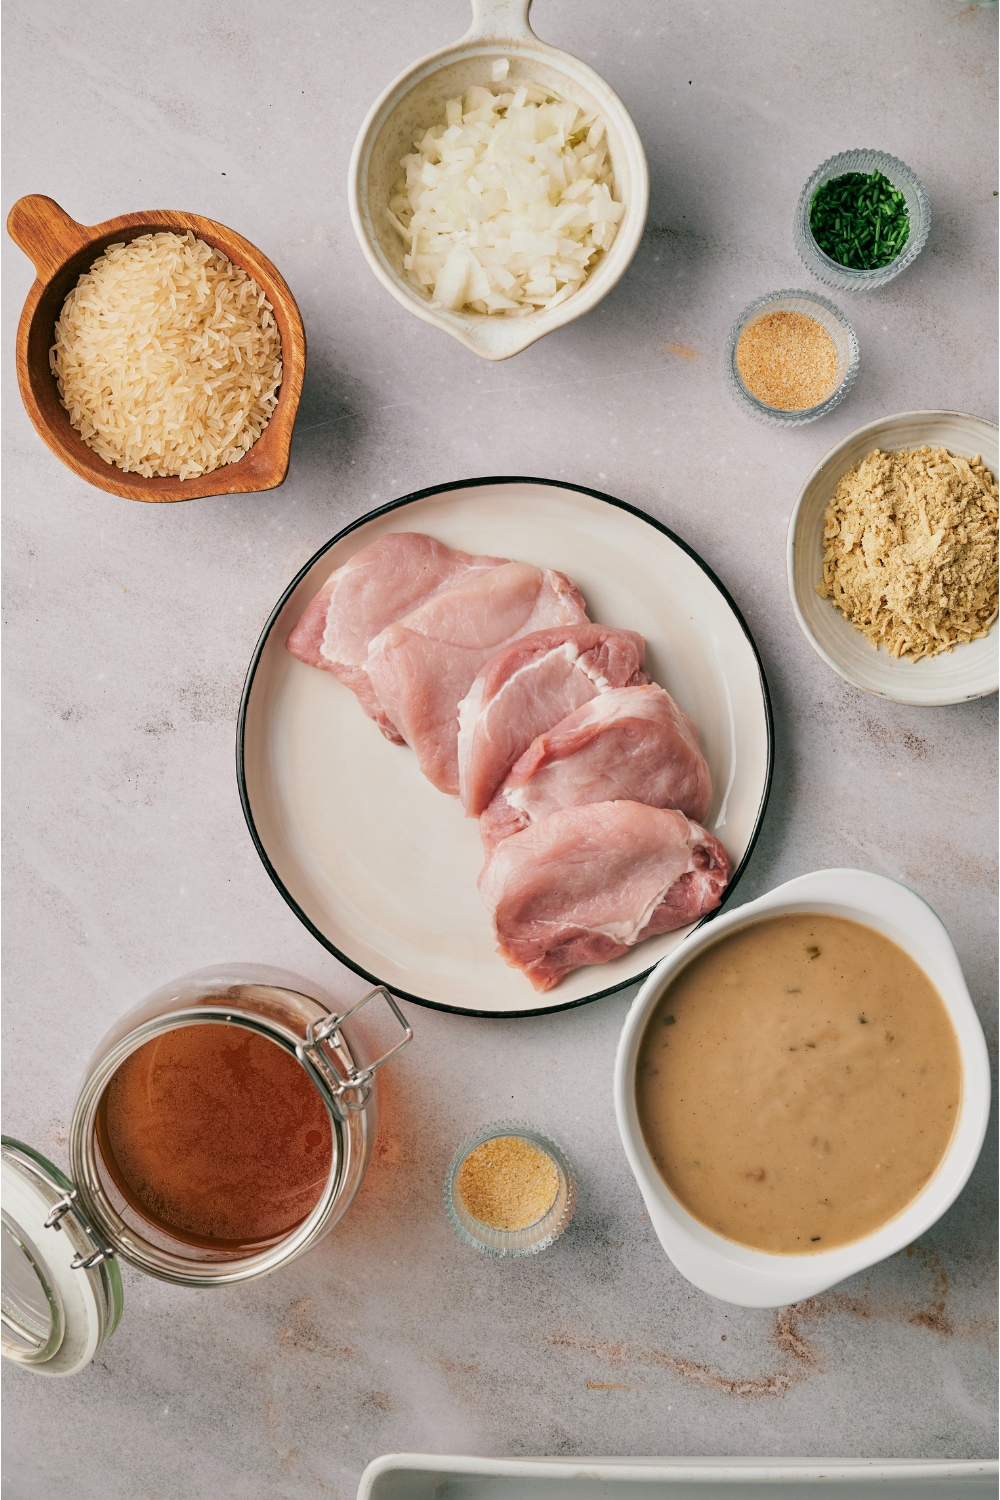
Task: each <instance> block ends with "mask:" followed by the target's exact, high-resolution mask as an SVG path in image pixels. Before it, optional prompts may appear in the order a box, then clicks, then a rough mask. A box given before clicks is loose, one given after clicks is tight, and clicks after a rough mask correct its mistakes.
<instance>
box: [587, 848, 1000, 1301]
mask: <svg viewBox="0 0 1000 1500" xmlns="http://www.w3.org/2000/svg"><path fill="white" fill-rule="evenodd" d="M788 912H821V913H823V914H826V915H830V916H837V917H847V918H848V919H849V920H850V921H854V922H861V923H863V924H864V925H865V926H866V927H874V928H875V930H876V931H877V932H881V933H883V934H884V936H885V937H887V938H890V939H891V940H892V942H894V943H896V944H898V945H899V947H900V948H902V949H904V950H905V952H907V953H908V954H909V955H910V957H911V958H912V959H913V960H914V962H915V963H917V964H919V965H920V967H921V968H922V969H923V970H924V973H925V974H926V975H927V976H928V978H929V979H930V980H931V982H932V984H934V985H935V986H936V988H937V990H938V992H939V994H940V995H941V998H942V1000H943V1001H944V1003H945V1005H946V1006H947V1009H948V1014H949V1016H950V1017H951V1022H952V1025H953V1026H954V1028H955V1034H956V1036H957V1037H958V1045H959V1051H960V1054H961V1059H962V1073H963V1085H962V1099H961V1103H960V1105H959V1113H958V1120H957V1121H956V1124H955V1131H954V1134H953V1136H952V1138H951V1143H950V1145H949V1146H948V1149H947V1151H946V1152H945V1154H944V1156H943V1158H942V1159H941V1163H940V1165H939V1166H938V1169H937V1171H936V1172H935V1173H934V1175H933V1177H932V1178H931V1179H930V1181H929V1182H928V1183H927V1184H926V1185H925V1186H924V1187H923V1188H922V1189H921V1191H920V1192H919V1193H918V1194H917V1196H916V1197H915V1198H914V1199H913V1200H912V1202H910V1203H909V1204H908V1205H907V1206H906V1208H904V1209H903V1211H902V1212H901V1213H899V1214H896V1216H895V1217H894V1218H892V1219H890V1220H889V1221H888V1223H886V1224H883V1225H882V1227H881V1228H880V1229H877V1230H876V1231H875V1232H874V1234H869V1235H865V1236H864V1238H863V1239H860V1240H855V1242H854V1243H853V1244H850V1245H842V1246H840V1247H839V1248H838V1249H834V1250H823V1251H818V1252H817V1253H816V1254H814V1255H773V1254H771V1253H769V1252H767V1251H763V1250H751V1249H750V1248H748V1247H747V1246H745V1245H738V1244H736V1242H735V1241H733V1240H728V1239H725V1238H724V1237H723V1236H722V1235H720V1234H716V1233H715V1232H714V1231H713V1230H711V1229H709V1228H708V1227H707V1226H706V1225H704V1224H702V1223H701V1222H700V1220H698V1219H696V1218H694V1216H693V1215H692V1214H689V1213H688V1211H687V1209H686V1208H684V1207H683V1205H682V1204H681V1203H680V1202H679V1201H678V1200H677V1199H676V1198H675V1197H674V1195H673V1193H672V1192H671V1191H670V1189H669V1188H668V1187H667V1185H666V1183H665V1182H664V1180H663V1178H662V1177H661V1176H660V1174H659V1172H658V1171H657V1169H656V1165H655V1163H654V1162H653V1159H652V1157H651V1156H650V1154H649V1151H648V1149H647V1147H646V1142H645V1140H644V1139H643V1135H642V1129H641V1127H640V1124H639V1116H638V1112H637V1110H636V1103H635V1068H636V1061H637V1058H638V1053H639V1046H640V1043H641V1041H642V1036H643V1032H644V1031H645V1029H646V1024H647V1022H648V1021H649V1018H650V1015H651V1014H652V1011H653V1009H654V1007H655V1006H656V1003H657V1001H658V1000H659V998H660V996H661V995H662V994H663V991H664V990H665V989H666V987H667V985H668V984H670V982H671V981H672V980H673V979H674V978H676V976H677V975H678V973H679V972H680V971H681V969H683V968H685V967H686V966H687V964H689V963H690V961H691V960H692V958H694V957H696V955H697V954H699V953H702V952H703V951H704V950H705V949H706V948H708V947H710V946H711V945H712V944H713V943H715V942H717V941H718V940H719V938H721V937H722V936H723V935H724V934H726V933H728V932H733V931H736V930H738V929H739V928H741V927H748V926H750V925H751V924H752V923H754V922H757V921H759V920H760V919H761V918H762V917H775V916H781V915H783V914H785V913H788ZM614 1093H615V1112H616V1114H617V1117H618V1129H619V1132H620V1134H621V1138H622V1144H623V1145H624V1147H625V1155H626V1156H627V1157H628V1163H629V1166H630V1167H631V1168H632V1171H633V1172H634V1174H635V1178H636V1181H637V1182H638V1184H639V1188H640V1190H641V1192H642V1196H643V1198H644V1199H645V1201H646V1207H647V1209H648V1210H649V1217H650V1220H651V1221H652V1225H653V1228H654V1229H655V1230H656V1233H657V1235H658V1236H659V1240H660V1244H661V1245H662V1246H663V1248H664V1250H665V1251H666V1252H667V1254H668V1255H669V1257H670V1259H671V1260H672V1261H673V1263H674V1265H675V1266H676V1267H677V1269H678V1271H680V1272H681V1274H682V1275H683V1276H686V1277H687V1279H688V1281H691V1282H693V1283H694V1285H695V1286H697V1287H700V1288H701V1290H702V1291H703V1292H708V1293H710V1294H711V1296H713V1297H718V1298H720V1299H721V1300H722V1301H723V1302H733V1303H736V1305H737V1306H739V1307H784V1306H786V1305H787V1304H788V1303H790V1302H798V1301H801V1299H802V1298H803V1297H814V1296H816V1295H817V1294H818V1293H819V1292H824V1291H826V1289H827V1288H828V1287H831V1286H833V1285H835V1283H836V1282H838V1281H843V1280H844V1278H845V1277H847V1276H853V1275H854V1274H855V1273H856V1272H858V1271H863V1270H865V1269H866V1267H868V1266H873V1265H875V1263H876V1262H877V1261H880V1260H885V1259H886V1257H887V1256H889V1255H894V1254H895V1253H896V1251H897V1250H901V1249H903V1247H904V1246H905V1245H909V1244H910V1243H911V1242H912V1241H913V1240H915V1239H917V1238H918V1236H919V1235H921V1234H923V1233H924V1231H925V1230H927V1229H929V1228H930V1226H931V1225H932V1224H933V1223H935V1222H936V1221H937V1220H938V1219H939V1218H940V1217H941V1215H942V1214H943V1213H944V1212H945V1210H946V1209H948V1208H949V1207H950V1206H951V1204H952V1203H953V1202H954V1201H955V1199H956V1198H957V1197H958V1195H959V1193H960V1192H961V1190H962V1188H963V1187H964V1186H965V1183H966V1181H967V1180H968V1177H969V1173H970V1172H971V1171H972V1169H973V1167H974V1166H975V1164H976V1159H977V1157H978V1156H979V1151H980V1148H981V1146H982V1144H983V1136H984V1135H985V1133H986V1122H987V1119H988V1116H989V1108H990V1069H989V1059H988V1056H987V1052H986V1042H985V1040H984V1039H983V1030H982V1027H981V1026H980V1024H979V1017H978V1016H977V1015H976V1010H975V1007H974V1006H973V1004H972V1000H971V999H970V996H969V991H968V989H967V987H966V984H965V980H964V978H963V976H962V970H961V966H960V965H959V962H958V955H957V954H956V952H955V949H954V947H953V946H952V942H951V939H950V938H949V936H948V934H947V932H946V931H945V928H944V925H943V924H942V922H941V920H940V919H939V917H938V916H937V915H936V914H935V912H934V911H933V910H932V909H931V908H930V907H929V906H928V905H927V903H926V902H925V901H923V900H921V898H920V897H919V896H917V895H915V894H914V893H913V891H910V890H907V888H906V886H904V885H899V884H898V883H897V882H896V881H895V880H887V879H886V877H885V876H884V875H872V874H869V873H868V872H867V871H864V870H817V871H815V872H814V873H813V874H811V875H802V876H800V877H799V878H798V879H797V880H790V881H789V882H788V883H787V885H781V886H778V888H777V889H776V890H773V891H769V892H768V894H767V895H766V896H761V897H759V899H758V900H756V901H749V902H748V903H747V904H746V905H745V906H740V907H737V908H736V909H735V910H734V911H731V912H727V913H725V914H724V915H722V916H720V917H717V918H716V919H715V920H714V921H712V922H709V923H708V925H707V926H706V927H703V928H700V929H698V930H697V931H696V932H694V933H693V934H692V935H691V937H689V938H688V939H687V941H686V942H684V943H683V944H682V946H681V947H680V948H678V949H677V950H676V951H675V952H674V953H672V954H670V955H669V956H668V957H667V958H665V959H664V960H663V962H662V963H660V964H659V965H658V966H657V967H656V968H655V969H654V970H653V972H652V974H651V975H650V976H649V978H648V979H647V980H646V983H645V984H644V985H643V987H642V989H641V990H640V991H639V993H638V995H637V996H636V998H635V1000H634V1002H633V1004H632V1008H631V1010H630V1011H629V1013H628V1016H627V1018H626V1021H625V1025H624V1027H623V1029H622V1034H621V1039H620V1041H619V1043H618V1054H617V1057H616V1058H615V1081H614Z"/></svg>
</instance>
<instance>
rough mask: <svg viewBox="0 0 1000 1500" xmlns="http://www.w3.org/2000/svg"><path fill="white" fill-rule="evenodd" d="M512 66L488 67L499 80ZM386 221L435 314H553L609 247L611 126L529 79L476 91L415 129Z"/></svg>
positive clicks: (619, 207) (614, 219)
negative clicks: (503, 88) (440, 310)
mask: <svg viewBox="0 0 1000 1500" xmlns="http://www.w3.org/2000/svg"><path fill="white" fill-rule="evenodd" d="M508 68H509V63H508V62H507V60H506V58H501V59H498V60H497V61H495V62H494V63H493V65H492V78H493V81H494V83H497V84H500V85H502V83H503V80H504V78H505V77H506V75H507V70H508ZM400 166H401V167H402V168H403V169H404V171H405V174H406V175H405V177H402V178H400V180H399V181H398V182H397V184H396V188H395V192H394V194H393V197H392V199H391V200H390V203H389V220H390V222H391V224H392V226H393V228H394V229H395V231H396V233H397V234H398V235H399V236H400V238H401V239H402V240H403V242H404V244H405V246H406V254H405V256H404V257H403V265H404V268H405V270H406V274H407V276H408V277H409V279H410V281H412V282H413V283H414V285H416V286H418V287H420V289H421V290H422V291H423V292H425V293H426V294H428V295H429V296H430V298H431V304H430V305H431V306H432V307H446V308H449V309H450V310H452V311H458V310H459V309H461V308H468V309H469V310H471V311H472V312H478V313H486V314H490V313H492V314H496V315H497V316H501V317H524V316H526V315H528V314H530V313H533V312H535V311H537V310H538V309H540V308H544V307H557V306H558V305H559V304H560V303H562V302H565V300H566V298H567V297H569V296H571V295H572V294H573V293H574V292H575V291H577V290H579V288H580V287H581V286H582V285H583V282H584V281H585V280H586V277H587V275H588V272H589V271H590V270H592V269H593V262H594V260H595V258H596V257H597V256H599V255H600V254H601V252H602V251H606V250H608V249H610V247H611V244H612V241H613V240H614V237H615V233H616V230H617V225H618V222H619V220H620V219H621V217H622V214H623V213H624V212H625V205H624V204H623V203H620V202H618V201H617V200H616V199H615V196H614V188H615V179H614V173H613V172H612V170H611V163H610V161H609V159H608V147H607V137H606V134H605V129H604V121H603V120H601V119H599V118H598V117H597V116H596V115H592V114H587V113H586V112H585V111H584V110H582V109H580V108H579V107H578V106H577V105H575V104H572V103H570V102H569V101H568V100H565V99H560V98H559V97H558V96H557V95H555V94H552V93H550V92H547V91H546V90H545V89H543V88H541V87H537V86H535V85H533V84H522V85H521V86H520V87H519V88H517V89H516V90H515V91H514V92H508V93H501V92H496V93H495V92H494V91H493V90H492V89H488V88H481V87H479V86H478V85H473V87H472V88H470V89H469V90H468V92H467V93H466V95H465V97H464V99H449V100H448V101H447V103H446V105H445V118H444V122H443V123H442V124H439V125H432V126H431V127H430V129H429V130H426V131H417V133H416V134H415V136H414V138H413V152H412V153H411V154H409V155H407V156H404V157H403V159H402V161H401V162H400Z"/></svg>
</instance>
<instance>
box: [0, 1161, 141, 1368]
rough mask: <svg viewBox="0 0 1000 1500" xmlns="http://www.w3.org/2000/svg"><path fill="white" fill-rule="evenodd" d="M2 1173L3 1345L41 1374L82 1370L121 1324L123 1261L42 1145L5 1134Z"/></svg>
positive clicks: (0, 1315)
mask: <svg viewBox="0 0 1000 1500" xmlns="http://www.w3.org/2000/svg"><path fill="white" fill-rule="evenodd" d="M0 1177H2V1181H0V1190H2V1195H3V1209H2V1232H3V1237H2V1242H0V1243H2V1298H0V1303H2V1307H0V1325H2V1327H0V1346H2V1352H3V1354H4V1357H5V1358H7V1359H11V1360H14V1361H15V1362H16V1363H18V1364H21V1365H25V1366H27V1367H29V1368H31V1369H33V1370H34V1371H35V1372H36V1373H37V1374H39V1375H75V1374H77V1372H78V1371H80V1370H82V1369H83V1368H84V1366H86V1365H88V1364H89V1363H90V1361H91V1360H92V1359H93V1357H94V1355H95V1354H96V1353H97V1351H98V1349H99V1348H100V1347H101V1345H102V1344H103V1343H104V1341H105V1339H107V1338H110V1336H111V1334H112V1333H113V1332H114V1331H115V1328H116V1327H117V1326H118V1321H119V1319H120V1317H121V1312H122V1281H121V1273H120V1271H119V1269H118V1265H117V1263H116V1261H115V1259H114V1257H113V1256H112V1255H110V1253H109V1250H108V1247H107V1246H106V1245H104V1244H103V1243H102V1242H101V1240H100V1239H99V1237H98V1236H97V1235H96V1234H95V1232H94V1230H93V1228H92V1227H91V1226H90V1224H89V1223H88V1222H87V1220H86V1218H85V1217H84V1216H83V1214H82V1212H81V1210H80V1208H79V1205H78V1203H77V1197H76V1190H75V1188H74V1187H73V1184H72V1183H71V1182H70V1180H69V1178H68V1177H66V1176H65V1175H64V1173H62V1172H60V1170H59V1168H58V1167H56V1166H54V1165H53V1163H52V1162H50V1161H48V1160H47V1159H46V1158H45V1157H44V1156H42V1155H40V1154H39V1152H37V1151H33V1150H32V1149H31V1147H30V1146H25V1145H24V1144H23V1143H22V1142H20V1141H15V1140H12V1139H11V1138H10V1137H9V1136H3V1137H2V1148H0Z"/></svg>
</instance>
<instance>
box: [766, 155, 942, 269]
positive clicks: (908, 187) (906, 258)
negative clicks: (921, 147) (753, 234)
mask: <svg viewBox="0 0 1000 1500" xmlns="http://www.w3.org/2000/svg"><path fill="white" fill-rule="evenodd" d="M848 172H865V173H868V174H870V173H872V172H881V173H882V176H883V177H888V179H889V181H890V182H891V183H892V185H893V187H894V188H897V189H898V190H899V191H900V192H901V193H902V194H903V197H904V198H905V199H906V211H907V213H908V214H909V216H910V237H909V239H908V240H907V241H906V244H905V245H904V246H903V248H902V250H901V251H900V252H899V254H898V255H897V256H896V259H895V260H891V261H890V262H889V264H888V265H887V266H879V267H878V268H877V269H875V270H872V271H855V270H852V268H851V267H850V266H842V265H841V264H840V263H839V261H835V260H833V259H831V257H830V256H829V255H827V254H826V253H825V252H824V251H822V250H821V249H820V248H819V246H818V245H817V243H816V241H815V240H814V239H813V233H812V230H811V229H810V227H809V209H810V207H811V205H812V200H813V194H814V193H815V191H816V189H817V188H818V187H820V186H821V185H822V184H823V183H824V182H829V181H830V180H831V178H833V177H844V176H846V174H847V173H848ZM930 227H931V205H930V200H929V199H928V197H927V194H926V193H925V192H924V187H923V183H922V182H921V181H920V179H919V177H917V176H916V175H915V173H913V172H911V171H910V169H909V167H908V166H907V165H906V163H905V162H901V161H898V160H897V159H896V157H895V156H887V155H886V153H885V152H884V151H842V152H841V153H840V155H839V156H831V157H830V159H829V161H825V162H824V163H823V165H822V166H821V167H817V168H816V170H815V172H814V173H813V174H812V176H811V177H810V179H809V181H808V182H807V183H806V185H805V187H804V188H803V189H802V192H801V193H800V194H799V201H798V205H797V206H796V209H795V248H796V250H797V251H798V252H799V256H800V258H801V260H802V262H803V264H804V265H805V266H806V268H807V269H808V270H810V271H811V272H812V273H813V275H814V276H818V277H819V279H820V281H824V282H826V285H827V286H832V287H836V288H837V290H838V291H841V292H870V291H873V290H874V289H875V288H876V287H879V286H884V285H885V283H886V282H887V281H891V280H892V278H893V277H894V276H898V275H899V273H900V271H905V270H906V268H907V266H912V264H913V262H914V261H915V260H916V258H917V256H918V255H919V254H920V252H921V250H922V249H923V248H924V245H925V244H926V243H927V235H928V233H929V232H930Z"/></svg>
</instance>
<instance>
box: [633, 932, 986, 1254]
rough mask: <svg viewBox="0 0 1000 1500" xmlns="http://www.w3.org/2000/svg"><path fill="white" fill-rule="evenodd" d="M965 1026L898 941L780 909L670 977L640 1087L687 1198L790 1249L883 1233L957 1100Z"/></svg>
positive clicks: (753, 1239)
mask: <svg viewBox="0 0 1000 1500" xmlns="http://www.w3.org/2000/svg"><path fill="white" fill-rule="evenodd" d="M961 1092H962V1068H961V1061H960V1058H959V1050H958V1040H957V1038H956V1036H955V1032H954V1029H953V1027H952V1024H951V1020H950V1018H949V1016H948V1012H947V1011H946V1009H945V1006H944V1003H943V1001H942V999H941V997H940V995H939V994H938V992H937V990H936V989H935V988H934V986H933V985H932V984H931V982H930V980H929V979H928V978H927V975H926V974H925V973H924V972H923V970H922V969H920V968H919V967H918V966H917V964H915V963H914V961H913V960H912V959H911V958H910V957H909V956H908V955H907V954H906V953H904V952H903V950H902V949H901V948H898V947H897V946H896V944H895V943H893V942H891V941H890V940H889V939H888V938H886V937H883V936H882V934H881V933H878V932H875V931H874V930H873V929H872V928H870V927H863V926H862V925H861V924H860V923H857V922H850V921H847V920H845V919H844V918H842V917H831V916H817V915H811V914H794V915H789V916H780V917H771V918H768V919H766V920H764V921H761V922H757V923H754V924H753V925H752V926H749V927H745V928H743V929H742V930H741V931H738V932H733V933H730V934H729V935H728V936H726V937H723V938H721V939H720V940H719V942H717V943H715V944H713V946H712V947H710V948H708V949H707V950H706V951H705V952H703V953H701V954H699V955H698V957H696V958H695V959H693V960H692V962H691V963H690V964H689V965H688V966H687V968H685V969H684V970H683V971H682V972H681V973H680V974H679V975H678V977H677V978H676V979H675V980H674V981H673V983H672V984H670V985H669V986H668V988H667V990H666V991H665V993H664V995H663V997H662V998H661V1000H660V1001H659V1004H658V1005H657V1007H656V1009H655V1010H654V1011H653V1014H652V1016H651V1018H650V1021H649V1024H648V1026H647V1027H646V1031H645V1034H644V1036H643V1039H642V1043H641V1045H640V1050H639V1060H638V1063H637V1067H636V1105H637V1108H638V1113H639V1120H640V1123H641V1125H642V1131H643V1136H644V1138H645V1141H646V1145H647V1146H648V1148H649V1151H650V1154H651V1156H652V1158H653V1160H654V1162H655V1163H656V1165H657V1167H658V1168H659V1171H660V1173H661V1175H662V1177H663V1179H664V1181H665V1182H666V1183H667V1185H668V1187H669V1188H670V1189H671V1191H672V1192H673V1193H674V1194H675V1196H676V1197H677V1198H679V1199H680V1201H681V1203H682V1204H683V1205H684V1207H685V1208H686V1209H687V1210H688V1212H689V1213H691V1214H693V1215H694V1216H695V1217H696V1218H697V1219H700V1220H701V1222H702V1223H703V1224H706V1225H707V1226H708V1227H709V1228H710V1229H714V1230H715V1231H716V1232H717V1233H718V1234H722V1235H725V1236H726V1237H727V1238H728V1239H731V1240H736V1241H737V1242H739V1243H740V1244H744V1245H750V1246H752V1247H754V1248H755V1249H758V1250H767V1251H770V1252H772V1253H776V1254H784V1255H801V1254H808V1253H810V1252H818V1251H823V1250H830V1249H832V1248H834V1247H835V1246H837V1245H845V1244H848V1243H850V1242H851V1241H852V1240H857V1239H860V1238H861V1237H862V1236H864V1235H866V1234H870V1233H871V1232H872V1231H873V1230H875V1229H877V1228H878V1227H879V1226H880V1225H882V1224H884V1223H885V1222H886V1221H887V1220H888V1219H891V1218H892V1217H893V1216H894V1215H895V1214H898V1213H899V1212H900V1210H901V1209H903V1208H905V1207H906V1205H907V1204H908V1203H909V1202H910V1201H911V1199H913V1198H914V1197H915V1196H916V1194H917V1193H919V1192H920V1190H921V1188H922V1187H923V1186H924V1184H925V1183H926V1182H927V1181H928V1180H929V1178H930V1177H931V1175H932V1174H933V1172H934V1170H935V1168H936V1167H937V1165H938V1163H939V1162H940V1160H941V1158H942V1156H943V1155H944V1152H945V1150H946V1148H947V1146H948V1142H949V1140H950V1138H951V1134H952V1131H953V1129H954V1125H955V1120H956V1118H957V1115H958V1107H959V1101H960V1098H961Z"/></svg>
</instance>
